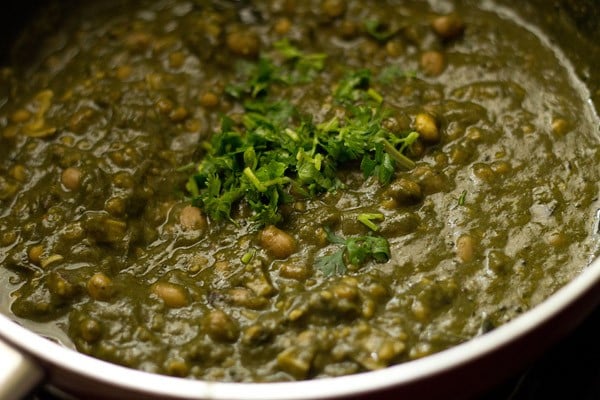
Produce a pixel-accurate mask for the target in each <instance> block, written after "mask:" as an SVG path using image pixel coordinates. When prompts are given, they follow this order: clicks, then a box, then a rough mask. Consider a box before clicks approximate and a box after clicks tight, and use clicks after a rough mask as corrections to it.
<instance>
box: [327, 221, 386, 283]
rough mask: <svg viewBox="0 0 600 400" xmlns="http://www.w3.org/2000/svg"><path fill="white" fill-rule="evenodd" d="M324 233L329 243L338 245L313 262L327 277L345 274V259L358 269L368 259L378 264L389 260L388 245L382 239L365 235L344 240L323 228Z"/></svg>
mask: <svg viewBox="0 0 600 400" xmlns="http://www.w3.org/2000/svg"><path fill="white" fill-rule="evenodd" d="M325 231H326V232H327V239H328V240H329V242H330V243H332V244H337V245H340V247H339V248H338V249H337V250H336V251H334V252H333V253H331V254H327V255H324V256H321V257H319V258H318V259H317V260H316V261H315V266H316V267H317V268H318V269H320V270H321V271H322V272H323V273H324V274H325V275H327V276H331V275H343V274H345V273H346V272H347V270H348V267H347V264H346V261H345V257H346V258H347V260H348V263H349V264H352V265H356V266H359V267H360V266H362V265H364V264H365V263H366V262H367V261H369V260H370V259H373V260H374V261H376V262H378V263H384V262H387V261H388V260H389V259H390V245H389V243H388V241H387V239H386V238H384V237H380V236H372V235H365V236H352V237H349V238H346V239H344V238H342V237H340V236H337V235H335V234H334V233H333V232H331V230H329V229H328V228H325Z"/></svg>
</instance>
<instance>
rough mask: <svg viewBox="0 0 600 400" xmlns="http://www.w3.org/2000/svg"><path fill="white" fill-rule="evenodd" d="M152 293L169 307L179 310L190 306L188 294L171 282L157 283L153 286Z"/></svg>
mask: <svg viewBox="0 0 600 400" xmlns="http://www.w3.org/2000/svg"><path fill="white" fill-rule="evenodd" d="M152 293H154V294H155V295H157V296H158V297H160V298H161V299H162V301H164V302H165V304H166V305H167V306H169V307H172V308H179V307H185V306H187V305H188V296H187V293H186V291H185V289H184V288H183V287H181V286H179V285H176V284H173V283H169V282H157V283H155V284H154V285H152Z"/></svg>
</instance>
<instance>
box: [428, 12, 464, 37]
mask: <svg viewBox="0 0 600 400" xmlns="http://www.w3.org/2000/svg"><path fill="white" fill-rule="evenodd" d="M431 27H432V28H433V31H434V32H435V33H436V34H437V35H438V36H439V37H440V38H442V39H443V40H452V39H455V38H457V37H459V36H460V35H462V33H463V32H464V30H465V23H464V22H463V20H462V19H461V18H460V17H459V16H458V15H456V14H448V15H442V16H440V17H437V18H435V19H434V20H433V21H432V22H431Z"/></svg>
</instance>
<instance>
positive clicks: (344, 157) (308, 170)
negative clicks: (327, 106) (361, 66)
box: [187, 40, 418, 226]
mask: <svg viewBox="0 0 600 400" xmlns="http://www.w3.org/2000/svg"><path fill="white" fill-rule="evenodd" d="M275 49H276V51H277V52H279V53H280V55H281V57H282V58H283V62H284V63H286V65H287V64H291V66H289V65H288V66H287V67H286V68H284V67H283V66H280V65H276V64H275V62H274V61H272V60H270V59H268V58H266V57H262V58H261V59H260V60H259V61H258V63H257V64H256V65H255V66H249V65H247V64H246V63H243V64H240V66H239V71H238V73H239V76H243V77H244V79H245V80H244V81H242V82H238V83H237V84H235V85H231V86H229V89H228V93H229V94H230V95H231V96H233V97H234V98H236V99H238V100H239V101H240V103H242V105H243V107H244V113H243V114H242V115H241V118H239V119H237V120H236V121H237V122H234V121H233V120H232V119H231V118H229V117H224V118H223V121H222V124H221V129H220V131H219V132H216V133H214V134H213V135H212V136H211V138H210V140H209V141H207V142H204V143H203V144H202V147H203V148H204V150H205V155H204V156H203V158H202V160H201V161H200V163H199V164H198V166H197V169H196V173H195V174H194V175H193V176H192V177H191V178H190V179H189V181H188V183H187V190H188V192H189V193H190V194H191V197H192V203H193V204H194V205H196V206H198V207H200V208H201V209H202V210H203V211H204V212H205V213H206V214H207V215H208V216H209V217H210V218H211V219H213V220H216V221H222V220H231V221H233V217H232V210H233V207H234V205H235V204H237V203H238V202H240V201H243V202H245V204H247V205H248V206H249V208H250V210H251V211H252V219H253V220H254V221H255V222H256V223H257V224H258V225H260V226H262V225H266V224H276V223H277V222H279V221H280V219H281V214H280V213H279V207H280V206H281V205H282V204H284V203H289V202H291V201H292V200H293V197H292V194H291V193H293V195H294V196H295V197H298V196H313V195H316V194H319V193H322V192H326V191H333V190H336V189H338V188H340V187H341V186H342V183H341V182H340V180H339V178H338V174H337V170H338V168H339V167H341V166H343V165H344V164H345V163H348V162H353V161H361V169H362V171H363V174H364V176H365V177H370V176H375V177H377V178H378V179H379V180H380V181H381V182H382V183H384V184H385V183H388V182H390V180H391V179H392V177H393V175H394V173H395V171H396V169H397V168H403V169H410V168H412V167H413V166H414V162H413V161H412V160H411V159H409V158H408V157H407V156H406V155H404V154H403V153H404V152H405V151H406V149H407V148H408V147H409V146H411V144H412V143H413V142H414V141H415V140H416V139H417V137H418V134H417V133H415V132H409V133H406V134H404V135H398V134H395V133H392V132H389V131H387V130H386V129H384V128H383V125H382V122H383V120H384V118H386V116H387V114H386V113H387V111H385V109H384V108H383V105H382V103H383V97H382V96H381V95H380V94H379V93H378V92H377V91H376V90H375V88H373V87H371V72H370V71H369V70H360V71H356V72H352V73H349V74H348V75H347V76H346V77H345V78H344V79H343V80H342V81H341V82H340V84H339V85H338V87H337V89H336V90H335V92H334V97H335V99H336V100H337V101H338V102H339V103H340V104H341V105H343V106H344V107H345V108H346V113H345V114H344V116H343V117H338V116H336V117H333V118H331V119H329V120H325V121H323V122H321V123H318V124H315V123H313V122H312V118H311V117H307V116H304V115H302V113H301V110H298V109H297V108H296V107H294V106H293V105H292V104H291V103H290V102H287V101H275V102H273V101H268V95H269V90H270V87H271V86H272V85H284V86H285V85H290V84H292V83H297V82H296V81H293V80H290V77H292V78H294V77H298V76H299V75H298V73H299V71H300V72H301V73H304V72H302V71H305V69H306V70H310V71H313V72H314V71H318V70H321V69H322V68H323V66H324V64H323V62H324V59H325V58H324V56H322V55H319V54H309V55H305V54H303V53H302V52H301V51H300V50H299V49H298V48H296V47H294V46H292V45H291V44H290V43H289V41H287V40H283V41H280V42H277V43H276V44H275ZM294 79H295V78H294ZM363 223H364V222H363Z"/></svg>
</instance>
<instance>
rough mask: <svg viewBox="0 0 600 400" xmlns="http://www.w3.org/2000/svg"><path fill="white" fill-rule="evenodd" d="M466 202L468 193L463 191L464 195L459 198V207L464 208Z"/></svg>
mask: <svg viewBox="0 0 600 400" xmlns="http://www.w3.org/2000/svg"><path fill="white" fill-rule="evenodd" d="M466 200H467V191H466V190H463V191H462V193H461V194H460V197H459V198H458V205H459V206H463V205H464V204H465V201H466Z"/></svg>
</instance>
